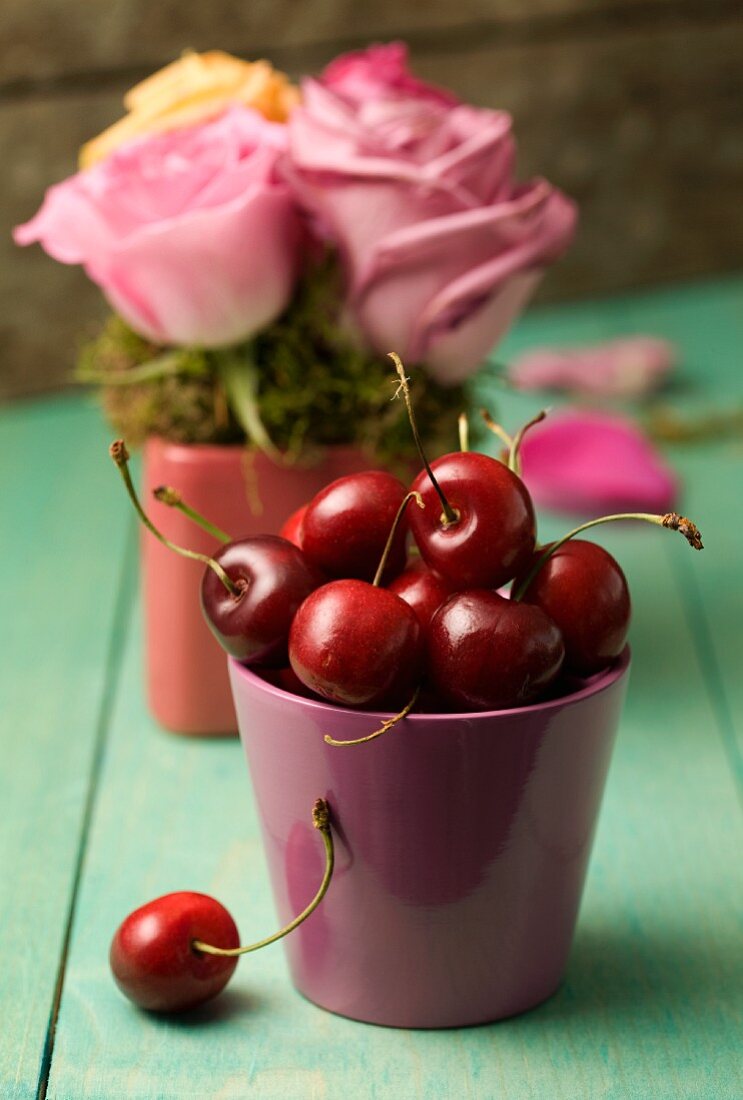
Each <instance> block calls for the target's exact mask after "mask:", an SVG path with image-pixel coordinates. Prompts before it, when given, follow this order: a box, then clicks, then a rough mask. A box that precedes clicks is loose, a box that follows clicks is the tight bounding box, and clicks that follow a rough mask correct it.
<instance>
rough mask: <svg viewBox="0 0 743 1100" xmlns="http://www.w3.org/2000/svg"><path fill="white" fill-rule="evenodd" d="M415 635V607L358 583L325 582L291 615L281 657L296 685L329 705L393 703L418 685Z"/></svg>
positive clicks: (417, 633)
mask: <svg viewBox="0 0 743 1100" xmlns="http://www.w3.org/2000/svg"><path fill="white" fill-rule="evenodd" d="M421 639H422V633H421V628H420V624H419V622H418V618H417V616H416V614H415V612H414V611H413V609H412V608H411V607H409V606H408V604H406V603H405V601H404V600H401V599H400V597H399V596H396V595H395V594H394V593H393V592H390V591H388V590H387V589H385V588H377V587H375V586H374V585H371V584H367V583H366V581H360V580H338V581H331V582H330V583H329V584H326V585H323V587H322V588H318V589H317V590H316V591H315V592H313V593H312V595H311V596H308V597H307V599H306V600H305V601H304V603H303V604H302V606H301V607H300V608H299V611H298V612H297V614H296V615H295V617H294V622H293V623H292V628H291V633H290V635H289V660H290V661H291V666H292V668H293V669H294V671H295V672H296V674H297V676H298V677H299V679H300V680H301V681H302V683H303V684H305V685H306V686H307V687H308V688H310V689H311V690H312V691H314V692H316V693H317V694H318V695H321V696H322V697H323V698H324V699H329V700H330V701H331V702H333V703H342V704H344V705H346V706H352V707H364V706H366V707H371V708H375V707H387V706H394V705H395V704H396V703H398V702H403V703H405V702H407V701H408V699H409V698H410V696H411V695H412V693H413V690H414V688H415V687H416V685H417V683H418V680H419V678H420V673H421V665H422V640H421Z"/></svg>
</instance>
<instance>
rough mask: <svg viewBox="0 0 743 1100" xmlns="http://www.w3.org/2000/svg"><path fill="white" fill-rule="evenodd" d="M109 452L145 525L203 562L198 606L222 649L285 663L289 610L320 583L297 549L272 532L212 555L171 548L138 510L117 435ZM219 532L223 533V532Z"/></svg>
mask: <svg viewBox="0 0 743 1100" xmlns="http://www.w3.org/2000/svg"><path fill="white" fill-rule="evenodd" d="M109 450H110V454H111V458H112V459H113V460H114V462H115V463H116V466H117V468H118V471H119V473H120V474H121V478H122V481H123V482H124V486H125V488H126V491H127V493H128V494H129V498H130V500H131V502H132V504H133V505H134V508H135V510H136V512H137V515H138V516H139V518H140V519H141V521H142V523H143V524H144V525H145V527H146V528H147V529H148V530H149V531H150V532H151V533H152V534H153V535H154V536H155V538H157V539H159V540H160V542H162V543H163V545H164V546H167V547H168V548H169V549H170V550H174V551H175V552H176V553H178V554H181V555H182V556H183V557H187V558H191V559H192V560H194V561H200V562H203V564H204V565H206V567H207V568H206V570H205V572H204V576H203V579H202V582H201V608H202V611H203V613H204V618H205V619H206V622H207V625H208V626H209V628H210V630H211V631H212V633H213V634H214V636H215V637H216V639H217V641H218V642H219V643H220V645H221V646H222V647H223V649H225V650H226V652H227V653H229V654H230V655H231V656H232V657H236V658H237V660H239V661H242V662H243V663H244V664H246V665H279V666H280V665H283V664H285V663H286V657H287V642H288V638H289V627H290V626H291V621H292V619H293V617H294V613H295V611H296V610H297V608H298V607H299V605H300V604H301V602H302V600H303V599H304V598H305V596H307V595H309V593H310V592H312V591H313V590H314V589H315V588H317V586H318V585H319V584H321V583H322V581H323V577H322V576H321V575H320V574H319V573H318V571H317V570H316V569H315V568H314V567H313V566H311V565H310V564H309V563H308V561H307V560H306V558H305V557H304V555H303V553H302V551H301V550H300V549H299V548H298V547H297V546H294V545H293V544H292V543H291V542H287V540H286V539H282V538H279V536H278V535H256V536H254V537H253V538H248V539H242V540H240V541H237V542H227V543H226V544H225V545H224V546H223V547H222V548H221V549H220V550H219V551H218V552H217V554H216V555H215V556H214V557H209V555H208V554H200V553H198V552H197V551H195V550H187V549H185V548H184V547H182V546H177V545H176V544H175V543H174V542H171V541H170V539H166V538H165V536H164V535H163V534H162V533H161V532H160V531H158V529H157V528H156V527H155V525H154V524H153V522H152V520H151V519H150V518H149V516H148V515H147V514H146V512H145V511H144V509H143V508H142V505H141V504H140V502H139V498H138V496H137V493H136V490H135V488H134V485H133V483H132V479H131V474H130V473H129V454H128V452H127V449H126V446H125V444H124V442H123V440H121V439H117V440H116V441H115V442H114V443H112V444H111V447H110V448H109ZM163 496H168V491H167V487H166V489H165V491H164V494H161V495H160V496H159V499H163ZM176 496H177V497H178V502H177V503H176V502H175V501H174V500H172V499H169V500H166V501H165V502H166V503H170V504H171V505H172V506H174V507H178V506H180V507H181V509H182V510H183V502H182V501H181V500H180V497H179V495H178V494H176ZM186 507H187V506H186ZM188 514H189V515H190V516H191V518H195V519H196V522H198V523H200V524H201V525H202V526H203V525H204V523H206V522H207V521H205V520H204V519H203V517H201V516H198V513H196V512H194V511H193V509H190V508H189V509H188ZM221 535H222V536H223V537H224V538H227V537H228V536H227V535H225V534H224V532H221Z"/></svg>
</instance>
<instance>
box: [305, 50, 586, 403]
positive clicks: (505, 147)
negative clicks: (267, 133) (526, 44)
mask: <svg viewBox="0 0 743 1100" xmlns="http://www.w3.org/2000/svg"><path fill="white" fill-rule="evenodd" d="M288 129H289V150H290V154H289V165H290V167H289V173H290V175H291V178H292V180H293V182H294V184H295V186H296V188H297V190H298V192H299V193H300V195H301V196H302V199H303V201H304V202H305V204H306V205H307V206H308V208H309V209H310V210H311V211H312V213H313V214H314V216H315V218H316V219H318V220H319V222H320V224H321V225H323V226H324V228H325V231H326V233H327V234H328V235H329V236H330V238H331V239H332V240H334V241H335V242H336V243H337V244H338V246H339V248H340V250H341V254H342V256H343V259H344V263H345V267H346V272H347V276H348V303H347V305H348V310H349V314H350V317H351V319H352V321H353V323H354V324H355V326H356V327H357V328H358V329H359V330H360V332H361V334H362V335H363V337H364V338H365V339H366V341H367V342H368V343H369V344H370V345H371V346H372V347H373V348H375V349H376V350H377V351H379V352H380V353H385V352H388V351H390V350H394V351H397V352H398V353H399V354H400V355H401V356H402V357H403V359H405V360H406V361H409V362H418V363H424V364H425V365H426V367H427V369H428V370H429V372H430V374H431V375H432V376H433V377H434V378H435V379H436V380H437V381H439V382H441V383H443V384H455V383H457V382H460V381H462V379H463V378H465V377H466V376H467V375H468V374H470V373H471V372H472V371H473V370H475V369H476V368H477V367H478V366H479V365H480V364H481V363H482V361H483V359H484V358H485V356H486V355H487V354H488V352H489V351H490V350H491V349H492V348H493V347H494V346H495V344H496V343H497V341H498V340H499V339H500V337H501V336H502V335H503V333H504V332H505V330H506V329H507V328H508V326H509V325H510V323H511V321H512V320H513V319H514V317H515V316H516V314H517V313H518V312H519V310H520V309H521V308H522V307H523V305H524V304H525V302H526V301H527V299H528V298H529V296H530V295H531V293H532V291H533V290H534V288H535V286H536V285H537V283H538V282H539V280H540V278H541V276H542V274H543V272H544V269H545V268H546V267H547V266H548V265H549V264H551V263H552V262H553V261H554V260H556V259H557V258H558V257H559V256H560V255H561V253H562V252H563V251H564V250H565V249H566V248H567V246H568V244H569V243H570V241H571V239H572V236H573V231H574V227H575V221H576V211H575V206H574V204H573V203H572V202H571V201H570V200H569V199H568V198H566V197H565V196H564V195H563V194H562V193H561V192H560V191H558V190H556V189H555V188H554V187H552V186H551V185H550V184H549V183H547V182H546V181H545V180H534V181H532V182H530V183H526V184H518V183H516V182H515V180H514V176H513V169H514V153H515V148H514V141H513V137H512V134H511V119H510V116H509V115H508V114H506V113H505V112H503V111H489V110H481V109H477V108H474V107H469V106H467V105H465V104H461V103H459V102H458V101H457V100H456V99H455V98H454V97H453V96H451V95H450V94H449V93H447V92H444V91H442V90H440V89H438V88H435V87H433V86H431V85H428V84H425V83H424V82H422V81H419V80H417V79H416V78H415V77H413V76H412V75H411V74H410V73H408V71H407V68H406V51H405V47H404V46H403V45H402V44H398V43H393V44H391V45H388V46H376V47H372V48H371V49H369V50H366V51H363V52H360V53H356V54H350V55H347V56H345V57H342V58H339V59H337V60H336V61H334V62H333V63H332V64H331V65H330V66H329V67H328V69H327V70H326V71H325V73H324V74H323V76H322V77H321V78H320V80H307V81H305V83H304V85H303V99H302V104H301V106H299V107H298V108H296V109H295V110H294V112H293V113H292V115H291V117H290V120H289V123H288Z"/></svg>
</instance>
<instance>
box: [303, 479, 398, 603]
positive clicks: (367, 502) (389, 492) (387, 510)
mask: <svg viewBox="0 0 743 1100" xmlns="http://www.w3.org/2000/svg"><path fill="white" fill-rule="evenodd" d="M406 493H407V489H406V488H405V486H404V485H403V483H402V482H401V481H399V480H398V479H397V478H396V477H393V476H392V474H388V473H385V472H384V471H383V470H366V471H364V472H363V473H359V474H349V475H348V476H347V477H340V478H338V479H337V480H336V481H332V482H331V483H330V484H329V485H326V486H325V488H324V489H321V490H320V492H319V493H317V495H316V496H314V497H313V499H312V500H311V501H310V503H309V504H308V505H307V510H306V512H305V514H304V519H303V520H302V535H301V538H302V549H303V551H304V553H305V554H306V555H307V558H308V560H309V561H310V562H312V563H313V564H314V565H316V566H317V568H318V569H321V570H322V572H323V573H325V574H326V575H327V576H328V577H332V578H340V577H355V578H357V579H359V580H364V581H371V580H372V578H373V576H374V573H375V571H376V568H377V563H378V562H379V558H380V555H381V554H382V551H383V550H384V547H385V543H386V541H387V536H388V534H389V531H390V527H391V525H392V523H393V521H394V519H395V516H396V515H397V512H398V509H399V508H400V505H401V504H402V502H403V500H404V498H405V495H406ZM406 527H407V524H406V523H405V522H404V521H403V522H401V523H400V524H399V526H398V528H397V533H396V535H395V540H394V543H393V545H392V548H391V550H390V554H389V557H388V559H387V566H386V569H385V577H384V578H383V579H385V580H386V579H391V578H392V577H393V576H396V575H397V574H398V573H399V572H400V571H401V570H402V569H403V568H404V567H405V534H406Z"/></svg>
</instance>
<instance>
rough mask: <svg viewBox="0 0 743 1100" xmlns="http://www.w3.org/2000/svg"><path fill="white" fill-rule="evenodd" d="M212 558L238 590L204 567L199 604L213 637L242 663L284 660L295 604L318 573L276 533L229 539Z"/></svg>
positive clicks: (317, 579) (318, 581) (276, 663)
mask: <svg viewBox="0 0 743 1100" xmlns="http://www.w3.org/2000/svg"><path fill="white" fill-rule="evenodd" d="M213 560H214V561H216V562H217V564H218V565H220V566H221V567H222V569H223V570H224V572H225V573H226V574H227V576H228V577H229V579H230V580H231V581H232V583H233V585H234V586H235V589H236V590H237V591H236V593H233V592H232V591H229V590H228V589H227V588H226V587H225V585H224V584H223V582H222V580H221V579H220V577H219V576H218V575H217V574H216V573H215V572H214V571H213V570H212V569H206V570H205V571H204V576H203V578H202V581H201V607H202V610H203V612H204V617H205V618H206V621H207V623H208V624H209V627H210V629H211V631H212V633H213V634H214V636H215V638H216V639H217V641H218V642H219V643H220V645H221V646H222V647H223V648H224V649H225V650H226V652H227V653H229V654H231V656H233V657H236V658H237V660H238V661H242V662H243V664H246V665H251V666H253V665H273V666H280V665H284V664H286V656H287V643H288V639H289V628H290V626H291V623H292V620H293V618H294V615H295V613H296V611H297V608H298V607H299V606H300V604H301V603H302V601H303V600H304V599H305V598H306V597H307V596H309V594H310V592H312V591H314V589H316V588H317V587H318V585H319V584H321V583H322V579H323V578H322V577H321V576H320V574H319V573H318V572H317V570H316V569H314V568H313V567H312V566H311V565H310V564H309V562H308V561H307V560H306V558H305V557H304V555H303V554H302V551H301V550H300V549H299V548H298V547H296V546H295V545H294V544H293V543H291V542H287V540H286V539H282V538H280V537H279V536H278V535H254V536H253V537H252V538H248V539H242V540H241V541H239V542H231V543H228V544H227V545H226V546H224V547H223V548H222V549H221V550H219V551H218V552H217V553H216V554H215V555H214V559H213Z"/></svg>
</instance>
